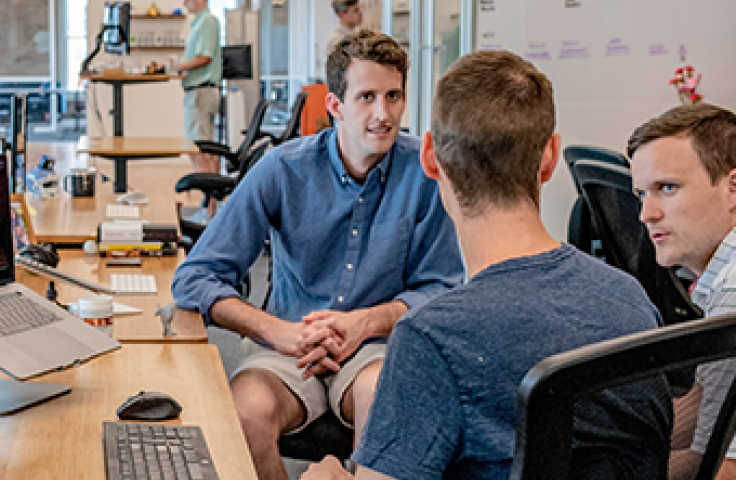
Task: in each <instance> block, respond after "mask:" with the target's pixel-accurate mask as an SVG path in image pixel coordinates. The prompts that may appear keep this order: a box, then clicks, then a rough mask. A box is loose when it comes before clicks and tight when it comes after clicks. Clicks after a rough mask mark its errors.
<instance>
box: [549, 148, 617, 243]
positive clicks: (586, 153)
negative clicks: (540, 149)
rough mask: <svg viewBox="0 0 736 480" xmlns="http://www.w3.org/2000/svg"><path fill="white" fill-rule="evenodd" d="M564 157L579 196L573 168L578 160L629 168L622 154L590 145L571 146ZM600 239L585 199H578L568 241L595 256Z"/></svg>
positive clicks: (570, 221) (578, 185)
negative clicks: (596, 242) (595, 244)
mask: <svg viewBox="0 0 736 480" xmlns="http://www.w3.org/2000/svg"><path fill="white" fill-rule="evenodd" d="M563 156H564V157H565V163H566V164H567V168H568V169H569V170H570V175H571V176H572V180H573V182H574V183H575V188H576V189H577V191H578V194H580V183H579V182H578V179H577V178H576V176H575V170H574V168H573V167H574V165H575V163H576V162H577V161H578V160H597V161H599V162H605V163H610V164H611V165H619V166H622V167H628V166H629V161H628V159H627V158H626V157H625V156H623V155H621V154H620V153H618V152H614V151H613V150H607V149H605V148H600V147H593V146H589V145H570V146H568V147H566V148H565V150H564V151H563ZM599 239H600V236H599V234H598V233H597V232H595V231H594V226H593V223H592V221H591V218H590V210H588V206H587V205H586V204H585V202H584V201H583V199H582V198H581V197H578V199H577V200H576V201H575V204H574V205H573V208H572V211H571V212H570V220H569V223H568V226H567V241H568V242H569V243H570V244H572V245H575V246H576V247H577V248H578V249H580V250H582V251H584V252H586V253H590V254H594V253H595V252H594V251H593V250H594V247H593V245H594V241H595V240H599Z"/></svg>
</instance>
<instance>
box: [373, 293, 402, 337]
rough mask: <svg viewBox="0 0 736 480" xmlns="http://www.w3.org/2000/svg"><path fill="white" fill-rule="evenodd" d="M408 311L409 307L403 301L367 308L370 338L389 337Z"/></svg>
mask: <svg viewBox="0 0 736 480" xmlns="http://www.w3.org/2000/svg"><path fill="white" fill-rule="evenodd" d="M407 310H409V307H407V306H406V304H405V303H404V302H402V301H401V300H395V301H393V302H388V303H382V304H380V305H375V306H373V307H368V308H366V309H365V311H366V314H367V317H366V319H367V323H368V337H388V336H389V335H390V334H391V331H392V330H393V329H394V325H396V322H397V321H398V320H399V318H401V316H402V315H403V314H405V313H406V312H407Z"/></svg>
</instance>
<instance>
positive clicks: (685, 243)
mask: <svg viewBox="0 0 736 480" xmlns="http://www.w3.org/2000/svg"><path fill="white" fill-rule="evenodd" d="M628 155H629V157H630V158H631V172H632V178H633V184H634V191H635V193H636V194H637V195H638V196H639V198H640V199H641V201H642V210H641V216H640V217H641V221H642V222H643V223H644V224H645V225H646V226H647V229H648V231H649V235H650V237H651V239H652V242H653V243H654V246H655V248H656V252H657V262H658V263H659V264H660V265H663V266H668V267H669V266H683V267H687V268H688V269H690V270H692V272H693V273H695V274H696V275H697V276H698V280H697V283H696V284H695V287H694V289H693V290H692V299H693V301H694V302H695V303H696V304H697V305H698V306H700V307H701V308H702V309H703V312H704V313H705V316H706V317H710V316H715V315H720V314H724V313H729V312H734V311H736V115H734V113H733V112H730V111H728V110H725V109H722V108H720V107H716V106H713V105H707V104H696V105H684V106H679V107H676V108H673V109H671V110H669V111H667V112H665V113H664V114H662V115H661V116H659V117H658V118H655V119H652V120H650V121H649V122H647V123H645V124H644V125H642V126H640V127H639V128H638V129H636V131H635V132H634V133H633V134H632V136H631V138H630V139H629V146H628ZM735 373H736V359H727V360H723V361H719V362H713V363H709V364H704V365H700V366H699V367H698V369H697V373H696V383H695V385H694V386H693V388H692V390H691V391H690V392H689V393H688V394H687V395H686V396H685V397H683V398H681V399H676V400H675V426H674V430H673V433H672V453H671V455H670V463H669V479H670V480H680V479H683V480H684V479H691V478H694V477H695V474H696V473H697V469H698V466H699V464H700V460H701V458H702V455H703V453H704V452H705V447H706V445H707V443H708V439H709V437H710V433H711V430H712V429H713V424H714V423H715V420H716V418H717V416H718V411H719V409H720V406H721V404H722V403H723V399H724V397H725V395H726V392H727V391H728V388H729V387H730V385H731V382H732V381H733V378H734V374H735ZM732 479H736V442H733V443H732V444H731V445H730V447H729V449H728V451H727V453H726V460H725V462H724V464H723V467H722V468H721V471H720V473H719V476H718V477H717V480H732Z"/></svg>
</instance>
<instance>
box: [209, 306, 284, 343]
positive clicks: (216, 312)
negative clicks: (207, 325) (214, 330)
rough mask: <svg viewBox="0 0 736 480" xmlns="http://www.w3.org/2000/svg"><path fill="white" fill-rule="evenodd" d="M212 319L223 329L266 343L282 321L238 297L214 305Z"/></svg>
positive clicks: (211, 313) (211, 312)
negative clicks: (271, 332) (272, 331)
mask: <svg viewBox="0 0 736 480" xmlns="http://www.w3.org/2000/svg"><path fill="white" fill-rule="evenodd" d="M210 317H211V319H212V321H213V322H214V323H216V324H217V325H219V326H220V327H222V328H225V329H228V330H232V331H233V332H236V333H239V334H240V335H243V336H246V337H249V338H252V339H254V340H264V341H269V338H270V335H269V333H270V331H271V330H272V329H273V328H274V327H275V326H276V325H277V324H278V322H279V321H280V319H279V318H277V317H274V316H273V315H271V314H269V313H266V312H264V311H263V310H261V309H258V308H256V307H254V306H253V305H250V304H249V303H246V302H244V301H242V300H240V299H239V298H236V297H230V298H225V299H222V300H219V301H217V302H215V303H214V304H212V307H211V308H210Z"/></svg>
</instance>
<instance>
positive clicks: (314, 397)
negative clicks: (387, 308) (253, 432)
mask: <svg viewBox="0 0 736 480" xmlns="http://www.w3.org/2000/svg"><path fill="white" fill-rule="evenodd" d="M240 349H241V358H242V360H241V361H240V365H238V367H237V368H236V369H235V371H234V372H233V374H232V376H231V379H232V378H235V376H236V375H238V374H239V373H240V372H242V371H243V370H248V369H261V370H267V371H269V372H271V373H273V374H274V375H276V376H277V377H279V379H280V380H281V381H282V382H284V384H285V385H286V386H287V387H288V388H289V390H291V391H292V392H293V393H294V395H296V397H297V398H298V399H299V400H301V402H302V404H303V405H304V408H305V409H306V411H307V416H306V420H304V423H302V424H301V425H299V427H297V428H296V429H294V430H292V431H290V432H287V435H288V434H294V433H297V432H299V431H301V430H303V429H304V428H305V427H306V426H307V425H309V424H310V423H312V422H313V421H314V420H316V419H317V418H319V417H320V416H321V415H322V414H323V413H325V412H326V411H327V408H328V405H329V408H330V409H331V410H332V412H333V413H334V414H335V416H337V418H339V419H340V421H341V422H342V423H343V425H345V426H346V427H349V428H353V426H352V425H351V424H350V423H348V422H347V420H345V419H344V418H343V417H342V413H341V411H340V402H341V401H342V397H343V395H344V394H345V391H346V390H347V389H348V387H349V386H350V385H352V383H353V381H354V380H355V377H356V376H357V375H358V372H360V371H361V370H362V369H363V368H365V367H366V366H367V365H368V364H369V363H371V362H373V361H375V360H382V359H383V357H384V356H385V355H386V344H385V343H380V344H376V343H371V344H368V345H364V346H363V347H361V348H360V349H359V350H358V351H357V353H356V354H355V355H354V356H353V357H352V358H350V359H349V360H348V361H347V362H346V363H344V364H343V365H342V368H341V369H340V371H339V372H337V373H335V374H332V375H327V376H324V377H322V378H320V379H317V378H314V377H312V378H310V379H309V380H302V377H301V374H302V371H301V370H300V369H298V368H296V362H297V359H296V358H294V357H287V356H286V355H282V354H280V353H278V352H276V351H274V350H272V349H270V348H268V347H264V346H262V345H259V344H257V343H255V342H254V341H253V340H251V339H249V338H244V339H243V341H242V343H241V344H240Z"/></svg>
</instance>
